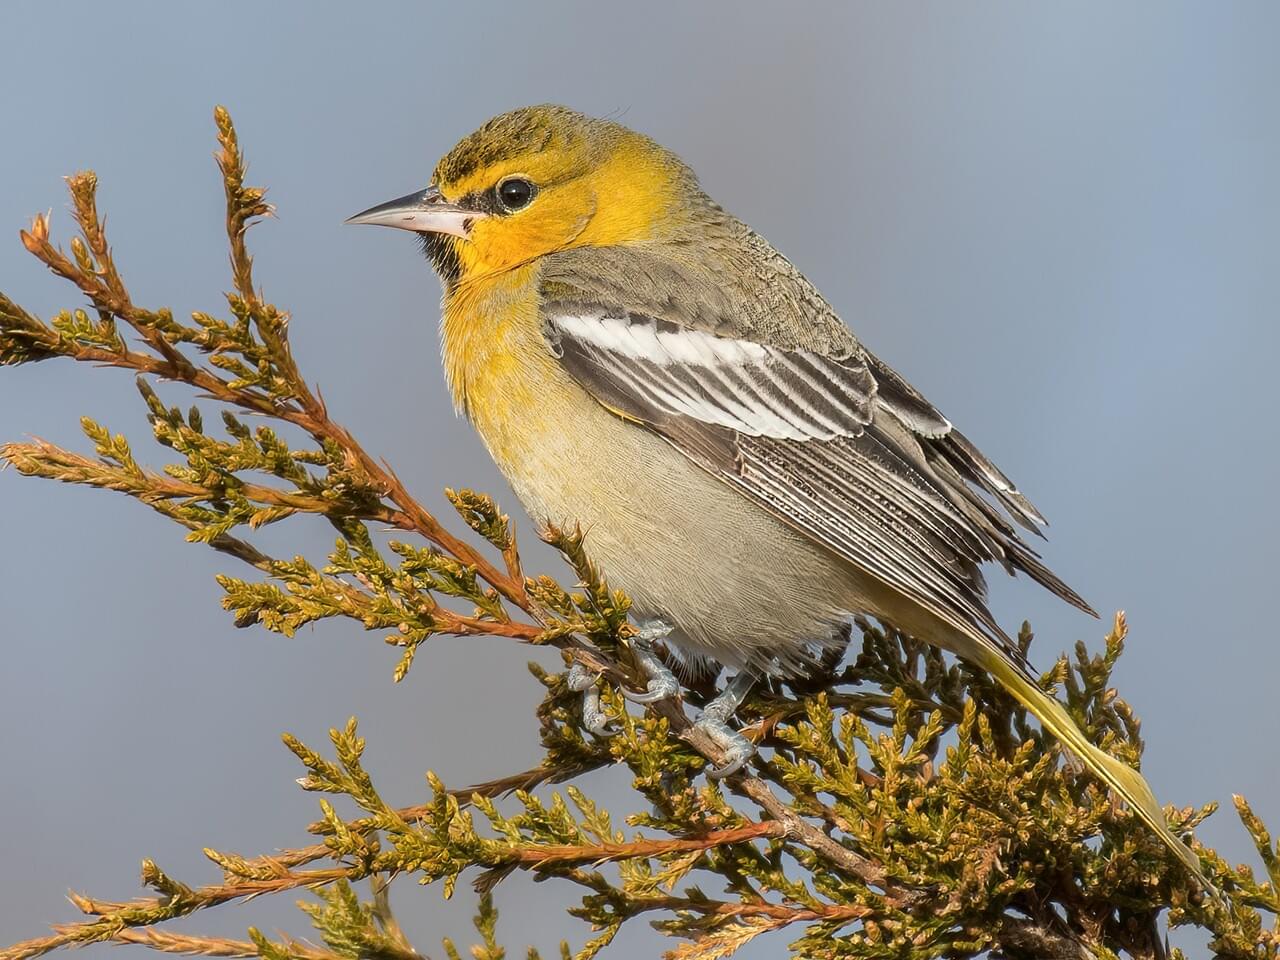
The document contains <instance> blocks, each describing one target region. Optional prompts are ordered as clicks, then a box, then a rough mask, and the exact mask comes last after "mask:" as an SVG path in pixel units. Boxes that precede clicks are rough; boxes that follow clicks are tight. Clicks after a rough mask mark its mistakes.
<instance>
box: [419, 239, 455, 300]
mask: <svg viewBox="0 0 1280 960" xmlns="http://www.w3.org/2000/svg"><path fill="white" fill-rule="evenodd" d="M418 239H419V240H420V241H421V243H422V253H423V255H424V256H425V257H426V258H427V259H428V260H430V261H431V266H432V267H434V268H435V271H436V273H437V274H439V276H440V279H441V280H442V281H444V285H445V286H446V287H452V286H453V285H454V284H455V283H457V282H458V278H459V277H460V276H462V264H461V263H460V262H459V260H458V248H457V245H456V244H455V242H454V239H453V238H452V237H450V236H448V235H446V234H443V233H420V234H418Z"/></svg>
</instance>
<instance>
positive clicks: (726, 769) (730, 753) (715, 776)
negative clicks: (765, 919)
mask: <svg viewBox="0 0 1280 960" xmlns="http://www.w3.org/2000/svg"><path fill="white" fill-rule="evenodd" d="M742 739H743V740H745V741H746V743H747V749H746V750H733V749H729V750H726V751H725V754H724V755H725V761H724V763H722V764H720V766H718V767H712V768H711V769H710V770H708V771H707V779H708V780H723V779H724V778H725V777H727V776H730V775H731V774H735V773H737V772H738V771H739V770H741V769H742V768H743V767H744V766H746V763H747V761H748V760H750V759H751V758H752V757H754V756H755V755H756V746H755V744H754V743H752V742H751V741H750V740H747V738H746V737H743V738H742Z"/></svg>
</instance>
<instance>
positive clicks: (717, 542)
mask: <svg viewBox="0 0 1280 960" xmlns="http://www.w3.org/2000/svg"><path fill="white" fill-rule="evenodd" d="M548 360H550V358H548ZM551 362H552V363H554V361H551ZM548 374H549V375H550V377H549V379H550V380H551V381H552V382H550V383H549V382H547V381H548ZM472 417H473V419H474V420H475V421H476V426H477V427H478V428H479V430H480V433H481V435H482V436H483V437H484V438H485V441H486V443H487V444H488V446H489V449H490V452H491V453H492V454H493V456H494V459H495V461H496V462H497V464H498V466H499V468H500V469H501V470H502V471H503V473H504V474H505V475H506V477H507V479H508V480H509V482H510V483H511V485H512V487H513V488H514V489H515V491H516V493H517V495H518V496H519V497H520V499H521V501H522V502H523V504H524V506H525V509H526V510H527V511H528V512H529V514H530V515H531V517H532V518H533V519H534V520H535V521H538V522H545V521H550V522H552V523H555V524H557V525H561V526H570V527H571V526H572V525H573V524H574V523H575V522H577V523H581V525H582V528H583V529H584V530H585V531H586V540H585V547H586V549H587V551H588V555H589V556H590V557H591V558H592V560H593V561H594V562H596V563H597V564H598V565H599V566H600V568H601V569H602V570H603V572H604V574H605V576H606V577H607V578H608V580H609V583H610V585H611V586H614V587H618V588H621V589H622V590H624V591H626V592H627V594H628V595H629V596H630V597H631V598H632V601H633V611H634V616H635V617H636V619H638V620H646V619H658V620H662V621H664V622H665V623H667V624H668V625H670V626H672V627H673V628H674V631H675V632H674V633H673V634H672V637H671V639H672V641H673V642H674V643H675V644H676V645H677V646H678V647H680V648H681V650H682V652H684V653H686V654H688V655H691V656H692V658H693V659H697V658H710V659H712V660H715V661H716V662H719V663H723V664H725V665H727V666H730V667H733V668H743V667H747V666H751V667H754V668H757V669H763V670H769V671H770V672H784V673H794V672H796V671H798V670H801V669H803V665H804V662H805V661H806V660H807V659H809V657H808V655H807V654H809V653H811V652H813V651H815V650H818V649H820V648H822V647H823V646H826V645H829V644H831V643H832V642H833V638H835V637H836V635H837V634H838V632H839V630H840V627H841V625H842V624H843V623H844V622H845V621H846V620H847V619H848V616H849V614H850V613H855V612H869V613H875V612H876V609H875V608H876V607H877V606H878V604H876V603H875V602H874V601H873V599H872V598H871V597H870V596H869V594H871V593H874V592H875V588H874V585H868V584H865V583H864V582H863V578H862V577H861V576H859V575H858V574H857V572H856V571H853V570H852V569H851V568H850V567H849V566H848V565H847V564H845V563H843V562H842V561H839V560H838V559H837V558H835V557H834V556H832V555H831V554H829V553H827V552H826V551H824V550H822V549H821V548H819V547H817V546H816V545H814V544H813V543H812V542H810V541H808V540H806V539H805V538H803V537H802V535H800V534H798V533H796V532H795V531H793V530H792V529H791V528H790V527H788V526H786V525H785V524H783V523H782V522H781V521H780V520H777V519H776V518H774V517H773V516H772V515H771V514H769V513H767V512H765V511H764V510H763V509H762V508H760V507H758V506H756V505H755V504H754V503H752V502H750V501H748V500H746V499H745V498H744V497H742V496H741V495H740V494H738V493H736V492H735V491H734V490H732V489H731V488H730V487H729V486H727V485H726V484H724V483H723V482H721V481H720V480H718V479H716V478H715V477H713V476H712V475H711V474H710V473H708V472H707V471H705V470H704V469H702V468H701V467H699V466H697V465H696V464H694V463H693V462H691V461H690V460H688V459H687V458H686V457H685V456H684V455H683V454H681V453H680V452H679V451H677V450H676V449H675V448H674V447H672V446H671V445H670V444H668V443H667V442H666V441H665V440H663V439H662V438H661V437H659V436H657V435H656V434H654V433H652V432H651V431H649V430H648V429H647V428H645V427H642V426H639V425H636V424H633V423H629V422H627V421H624V420H622V419H620V418H619V417H617V416H615V415H614V414H612V413H611V412H609V411H608V410H606V409H605V408H604V407H602V406H600V405H599V404H598V403H596V401H595V400H594V399H592V398H590V397H589V396H588V395H587V394H586V393H585V392H583V391H582V390H581V388H579V387H578V386H577V384H576V383H573V382H572V381H571V380H569V379H568V378H567V376H566V375H565V374H564V373H563V372H562V371H560V370H559V369H558V368H556V369H555V370H554V372H552V371H550V370H546V369H544V370H543V371H542V378H541V380H540V384H539V390H538V402H537V406H536V408H535V410H534V411H531V413H530V415H529V416H527V417H525V418H522V422H520V423H519V424H511V423H505V422H503V423H498V422H496V418H495V419H494V420H489V422H486V420H487V419H488V418H486V417H485V414H484V410H483V409H478V410H473V411H472Z"/></svg>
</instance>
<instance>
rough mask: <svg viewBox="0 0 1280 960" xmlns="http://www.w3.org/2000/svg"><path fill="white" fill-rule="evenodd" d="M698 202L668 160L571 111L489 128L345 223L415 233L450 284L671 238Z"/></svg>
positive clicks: (554, 109)
mask: <svg viewBox="0 0 1280 960" xmlns="http://www.w3.org/2000/svg"><path fill="white" fill-rule="evenodd" d="M697 201H703V202H705V196H704V195H703V194H702V192H701V190H700V189H699V188H698V185H697V180H696V179H695V178H694V176H693V173H692V172H691V171H690V170H689V168H688V167H687V166H685V164H684V163H683V162H681V160H680V159H679V158H678V157H676V156H675V154H673V153H671V152H670V151H668V150H666V149H664V148H663V147H661V146H660V145H658V144H657V143H655V142H654V141H653V140H650V139H649V138H648V137H646V136H643V135H641V134H638V133H635V132H634V131H631V130H628V129H627V128H626V127H623V126H621V125H620V124H617V123H613V122H611V121H608V120H597V119H594V118H592V117H587V116H584V115H583V114H581V113H578V112H576V111H574V110H570V109H568V108H567V107H560V106H554V105H542V106H536V107H523V108H521V109H519V110H513V111H511V112H510V113H504V114H502V115H500V116H497V117H494V118H493V119H492V120H490V121H488V122H487V123H486V124H484V126H482V127H480V129H478V130H476V131H475V132H474V133H472V134H470V135H468V136H467V137H465V138H463V139H462V140H461V141H460V142H459V143H458V144H457V146H455V147H454V148H453V149H452V150H450V151H449V153H448V154H446V155H445V157H444V158H443V159H442V160H441V161H440V162H439V163H438V164H437V165H436V168H435V172H434V173H433V175H432V181H431V186H430V187H428V188H427V189H426V190H424V191H422V192H420V193H416V194H410V195H409V196H407V197H402V198H400V199H399V200H393V201H391V203H388V204H383V205H382V206H379V207H374V208H372V209H370V210H367V211H365V212H364V213H362V214H358V215H357V216H355V217H353V218H352V220H351V222H356V223H377V224H382V225H385V226H395V227H401V228H403V229H407V230H414V231H417V232H418V233H420V234H421V235H422V236H423V238H424V242H425V244H426V249H427V253H428V255H429V256H430V257H431V260H432V261H433V263H434V264H435V266H436V269H437V270H438V271H439V273H440V275H441V276H442V278H444V280H445V282H446V284H450V285H452V284H455V283H458V282H466V281H467V280H469V279H473V278H477V277H480V276H486V275H492V274H494V273H500V272H503V271H506V270H510V269H512V268H514V267H518V266H521V265H522V264H526V263H529V262H530V261H533V260H535V259H537V258H538V257H541V256H545V255H546V254H549V253H554V252H556V251H559V250H565V249H569V248H572V247H582V246H614V245H619V244H633V243H644V242H647V241H652V240H659V239H665V238H668V237H670V236H672V235H674V233H676V232H678V231H679V229H680V227H681V226H682V225H684V223H685V222H687V216H685V214H684V211H686V210H688V209H691V207H692V206H693V205H695V204H696V203H697Z"/></svg>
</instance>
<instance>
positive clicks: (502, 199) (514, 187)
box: [493, 177, 537, 213]
mask: <svg viewBox="0 0 1280 960" xmlns="http://www.w3.org/2000/svg"><path fill="white" fill-rule="evenodd" d="M493 192H494V193H495V194H496V195H497V197H498V204H499V205H500V206H501V207H502V209H503V210H505V211H507V212H508V213H514V212H515V211H516V210H520V209H522V208H524V207H527V206H528V205H529V202H530V201H531V200H533V195H534V194H535V193H536V192H537V189H536V188H535V187H534V185H533V184H532V183H530V182H529V181H528V180H526V179H525V178H524V177H507V179H506V180H503V181H502V182H501V183H500V184H498V185H497V186H496V187H494V191H493Z"/></svg>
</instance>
